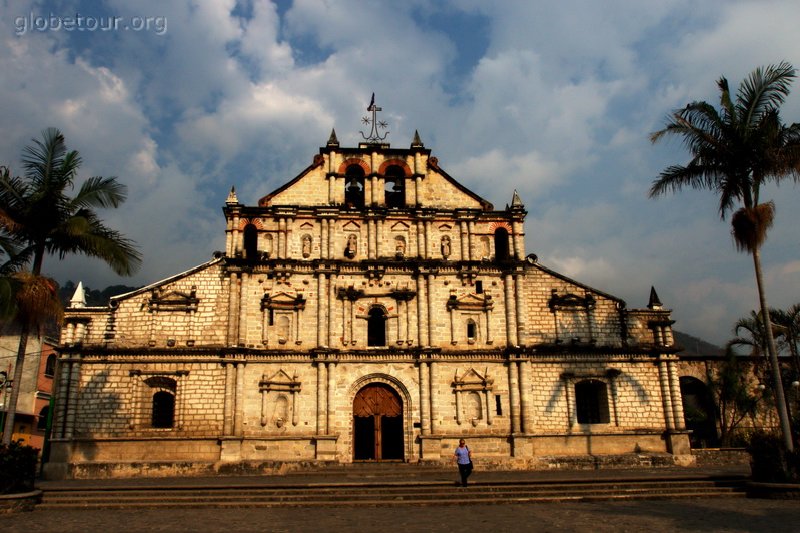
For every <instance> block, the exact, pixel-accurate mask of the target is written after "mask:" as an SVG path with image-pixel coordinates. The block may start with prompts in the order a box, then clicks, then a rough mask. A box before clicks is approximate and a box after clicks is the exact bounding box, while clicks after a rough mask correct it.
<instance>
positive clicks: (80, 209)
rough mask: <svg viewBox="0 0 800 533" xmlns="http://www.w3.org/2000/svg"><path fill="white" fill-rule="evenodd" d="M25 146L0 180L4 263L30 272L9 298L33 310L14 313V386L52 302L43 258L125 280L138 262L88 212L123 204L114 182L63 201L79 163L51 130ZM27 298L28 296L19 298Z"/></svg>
mask: <svg viewBox="0 0 800 533" xmlns="http://www.w3.org/2000/svg"><path fill="white" fill-rule="evenodd" d="M33 143H34V144H33V145H31V146H27V147H25V148H24V149H23V152H22V166H23V168H24V171H25V172H24V176H23V177H12V176H11V173H10V172H5V173H2V174H0V229H1V231H2V233H3V235H4V236H5V237H7V238H9V239H10V240H11V242H13V243H14V244H15V245H16V247H17V251H16V253H15V254H14V256H13V258H12V260H19V259H21V260H25V261H28V262H29V263H30V264H31V267H30V271H29V273H28V277H25V276H23V277H22V278H21V279H20V284H19V285H18V287H21V288H22V289H23V290H22V292H19V291H17V294H18V295H21V296H22V297H21V298H20V297H19V296H18V297H17V300H16V301H17V302H18V303H19V302H30V303H32V304H35V305H31V306H30V307H24V306H23V307H21V308H18V309H17V315H16V319H17V320H18V321H19V324H20V330H21V333H20V338H19V349H18V351H17V357H16V365H15V368H14V382H15V383H20V382H21V380H20V378H21V376H22V368H23V364H24V361H25V350H26V349H27V343H28V336H29V334H30V333H31V331H33V330H35V328H36V327H38V326H40V325H41V324H42V319H43V315H42V312H43V311H45V310H46V308H47V307H48V306H49V305H50V301H51V300H55V301H56V302H57V296H56V288H55V286H54V285H50V286H49V287H48V283H47V282H46V281H43V279H46V278H42V275H41V272H42V264H43V262H44V258H45V255H47V254H55V255H57V256H58V257H59V258H62V259H63V258H64V257H65V256H67V255H71V254H82V255H86V256H89V257H96V258H99V259H102V260H103V261H105V262H106V263H107V264H108V265H109V266H110V267H111V268H112V269H113V270H114V271H115V272H116V273H117V274H120V275H130V274H132V273H133V272H134V271H135V270H136V269H137V268H138V266H139V264H140V262H141V257H140V255H139V253H138V251H137V250H136V247H135V245H134V243H133V242H132V241H130V240H129V239H127V238H125V237H124V236H123V235H122V234H121V233H119V232H117V231H115V230H112V229H110V228H109V227H107V226H106V225H105V224H104V223H103V221H102V220H100V218H99V217H98V215H97V213H96V212H95V210H96V209H97V208H109V207H114V208H116V207H118V206H119V205H120V204H121V203H122V202H123V201H124V200H125V197H126V187H125V186H124V185H123V184H121V183H119V182H118V181H117V179H116V178H115V177H109V178H104V177H100V176H98V177H91V178H88V179H86V180H85V181H84V182H83V183H82V184H81V186H80V188H79V189H78V190H77V193H76V194H75V195H74V196H72V197H70V196H69V192H70V191H71V190H72V189H73V188H74V187H75V179H76V177H77V172H78V169H79V168H80V165H81V162H82V161H81V157H80V154H79V153H78V152H77V151H74V150H73V151H67V147H66V143H65V142H64V136H63V135H62V134H61V132H60V131H58V130H57V129H55V128H48V129H46V130H44V131H43V132H42V139H41V141H39V140H36V139H34V140H33ZM30 291H33V294H27V292H30ZM45 314H46V313H45ZM18 395H19V388H18V387H14V388H13V389H12V393H11V397H10V398H9V406H8V411H7V417H6V426H5V431H4V432H3V441H2V442H3V444H8V443H10V442H11V433H12V431H13V426H14V416H15V415H16V408H17V398H18Z"/></svg>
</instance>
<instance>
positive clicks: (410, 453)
mask: <svg viewBox="0 0 800 533" xmlns="http://www.w3.org/2000/svg"><path fill="white" fill-rule="evenodd" d="M375 383H382V384H383V385H386V386H388V387H390V388H391V389H392V390H393V391H394V392H395V393H396V394H397V395H398V396H400V399H401V400H402V401H403V449H404V455H405V458H406V462H408V461H409V460H411V459H412V458H413V459H416V455H415V454H414V435H413V433H414V432H413V430H412V428H413V420H412V417H411V413H412V408H411V406H412V402H411V394H410V393H409V392H408V388H407V387H406V386H405V385H404V384H403V382H402V381H400V380H399V379H397V378H396V377H394V376H390V375H389V374H384V373H381V372H374V373H371V374H366V375H364V376H361V377H360V378H358V379H356V380H355V381H353V383H352V384H351V385H350V388H349V390H348V391H347V400H348V405H349V406H350V409H351V412H350V424H351V427H350V435H352V434H353V428H352V424H353V416H352V409H353V402H354V401H355V399H356V394H358V392H359V391H360V390H361V389H363V388H364V387H366V386H368V385H373V384H375ZM350 446H351V447H352V442H351V444H350Z"/></svg>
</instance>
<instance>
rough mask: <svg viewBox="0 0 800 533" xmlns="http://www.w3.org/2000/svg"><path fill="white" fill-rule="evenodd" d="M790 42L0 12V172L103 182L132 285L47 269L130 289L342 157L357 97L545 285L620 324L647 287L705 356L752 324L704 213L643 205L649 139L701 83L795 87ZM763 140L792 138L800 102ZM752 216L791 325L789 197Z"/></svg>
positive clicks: (778, 25)
mask: <svg viewBox="0 0 800 533" xmlns="http://www.w3.org/2000/svg"><path fill="white" fill-rule="evenodd" d="M77 16H80V17H83V18H82V21H81V22H80V23H78V22H77ZM68 17H71V18H72V19H74V20H73V22H72V24H70V23H69V21H68ZM798 20H800V4H798V3H797V2H796V0H787V1H778V0H776V1H769V0H763V1H750V2H748V1H714V0H705V1H702V2H700V1H697V2H693V1H688V0H659V1H642V0H616V1H605V2H596V1H583V2H581V1H561V2H552V1H548V2H545V1H530V0H521V1H511V0H499V1H496V2H486V1H485V0H461V1H457V0H452V1H448V0H442V1H438V2H434V1H422V0H406V1H403V2H398V1H390V0H386V1H384V0H360V1H358V0H336V1H333V0H295V1H291V0H281V1H278V2H270V1H265V0H262V1H239V2H237V1H235V0H209V1H202V2H196V1H178V0H175V1H171V2H161V1H156V0H143V1H139V2H127V1H121V0H111V1H105V2H95V1H91V2H90V1H77V2H76V1H69V0H65V1H58V2H23V1H15V0H3V1H2V3H0V72H2V77H0V112H2V115H0V116H2V117H3V134H2V136H0V162H3V163H5V164H8V165H10V166H11V167H12V169H18V168H19V159H20V152H21V150H22V148H23V147H24V146H26V145H27V144H29V143H30V140H31V139H32V138H35V137H38V136H39V133H40V131H41V130H42V129H44V128H45V127H48V126H55V127H58V128H60V129H61V130H62V131H63V132H64V133H65V135H66V139H67V143H68V145H69V147H70V148H72V149H76V150H79V151H80V152H81V154H82V155H83V157H84V161H85V163H84V166H83V172H82V176H83V177H88V176H92V175H104V176H109V175H116V176H118V177H119V179H120V180H121V181H122V182H124V183H125V184H127V185H128V187H129V199H128V201H127V202H126V203H125V204H124V205H123V207H122V208H121V209H118V210H115V211H108V212H105V213H104V218H105V219H106V220H107V221H108V222H109V224H111V225H112V226H114V227H115V228H117V229H119V230H121V231H123V232H124V233H126V234H127V235H128V236H130V237H131V238H132V239H134V240H135V241H137V243H139V245H140V248H141V251H142V253H143V255H144V259H145V262H144V265H143V267H142V269H141V271H140V272H139V273H138V274H137V275H136V276H134V277H133V278H130V279H122V278H118V277H116V276H115V275H114V274H113V273H112V272H111V271H110V269H108V267H106V266H104V265H103V264H99V263H96V262H92V261H87V260H85V259H71V260H67V261H64V262H58V261H57V259H56V258H50V259H49V260H48V261H47V263H46V265H45V269H46V270H47V271H48V273H49V274H50V275H52V276H53V277H55V278H56V279H57V280H59V281H61V282H64V281H66V280H68V279H72V280H74V281H78V280H82V281H83V282H84V283H85V284H88V285H89V286H91V287H94V288H102V287H104V286H106V285H109V284H116V283H125V284H129V285H139V284H145V283H150V282H153V281H156V280H158V279H162V278H164V277H167V276H169V275H172V274H175V273H178V272H181V271H184V270H186V269H188V268H190V267H192V266H194V265H196V264H198V263H201V262H203V261H205V260H207V259H209V258H210V257H211V254H212V253H213V251H215V250H220V249H223V248H224V219H223V217H222V212H221V206H222V205H223V203H224V200H225V197H226V195H227V192H228V191H229V190H230V187H231V186H232V185H235V186H236V189H237V192H238V195H239V199H240V201H242V202H243V203H246V204H251V205H252V204H255V203H256V202H257V200H258V198H260V197H261V196H263V195H265V194H267V193H268V192H270V191H271V190H273V189H274V188H276V187H278V186H279V185H281V184H283V183H284V182H286V181H287V180H289V179H291V178H292V177H294V176H295V175H296V174H297V173H299V172H300V171H301V170H302V169H304V168H305V167H306V166H307V165H308V164H309V163H310V162H311V159H312V157H313V156H314V154H316V153H317V151H318V148H319V147H320V146H322V145H324V144H325V141H326V140H327V139H328V135H329V134H330V131H331V128H335V129H336V132H337V135H338V137H339V140H340V141H341V142H342V144H343V145H350V146H352V145H354V144H355V143H357V142H358V140H359V139H360V134H359V131H360V130H361V129H363V127H362V125H361V124H360V122H359V120H360V118H361V116H363V115H364V114H365V108H366V105H367V104H368V103H369V98H370V95H371V94H372V93H373V92H375V94H376V99H377V103H378V104H379V105H380V106H381V107H382V108H383V116H382V118H383V119H384V120H387V121H388V122H389V128H388V129H389V131H390V135H389V137H388V140H389V141H390V142H391V143H392V144H393V146H399V147H405V146H408V145H409V144H410V142H411V139H412V137H413V134H414V131H415V130H418V131H419V133H420V136H421V137H422V140H423V142H424V143H425V145H426V146H427V147H428V148H430V149H432V150H433V155H435V156H437V157H438V158H439V162H440V164H441V166H442V167H443V168H444V169H445V170H446V171H447V172H448V173H450V174H451V175H452V176H454V177H455V178H456V179H458V180H459V181H461V182H462V183H463V184H464V185H466V186H467V187H470V188H471V189H473V190H474V191H475V192H477V193H478V194H480V195H482V196H484V197H485V198H487V199H488V200H490V201H492V202H493V203H494V204H495V206H496V207H498V208H502V207H503V206H504V205H505V204H506V203H508V202H510V201H511V195H512V193H513V191H514V189H517V190H518V191H519V193H520V196H521V197H522V200H523V202H524V203H525V206H526V208H527V210H528V213H529V214H528V221H527V225H526V233H527V234H526V243H527V251H528V252H529V253H536V254H537V255H538V256H539V258H540V261H541V262H542V263H543V264H545V265H547V266H548V267H550V268H553V269H555V270H558V271H560V272H563V273H564V274H566V275H568V276H572V277H574V278H576V279H578V280H580V281H583V282H585V283H588V284H590V285H592V286H594V287H596V288H598V289H600V290H603V291H606V292H610V293H612V294H615V295H617V296H620V297H622V298H624V299H625V300H626V301H627V303H628V306H629V307H644V306H645V305H646V304H647V297H648V295H649V290H650V286H651V285H654V286H655V287H656V289H657V290H658V293H659V295H660V297H661V300H662V301H663V302H664V304H665V305H666V306H668V307H670V308H672V309H673V310H674V315H673V317H674V318H675V320H676V321H677V324H676V326H675V327H676V328H677V329H680V330H682V331H686V332H689V333H692V334H694V335H698V336H701V337H703V338H705V339H707V340H710V341H713V342H717V343H722V342H724V341H725V340H726V339H728V338H730V336H731V332H730V329H731V326H732V325H733V323H734V322H735V320H736V319H737V318H739V317H741V316H744V315H745V314H747V313H748V312H749V310H750V309H752V308H754V307H755V306H756V304H757V300H756V293H755V283H754V279H753V269H752V261H751V260H750V258H749V257H748V256H746V255H743V254H739V253H737V252H736V251H735V249H734V247H733V244H732V241H731V238H730V232H729V225H728V223H727V222H722V221H720V220H719V216H718V214H717V211H716V207H717V206H716V201H715V198H714V196H713V195H712V194H710V193H706V192H693V191H688V192H684V193H680V194H678V195H676V196H669V197H664V198H661V199H658V200H650V199H648V198H647V190H648V188H649V186H650V184H651V182H652V180H653V179H654V178H655V177H656V176H657V175H658V172H659V171H660V170H661V169H662V168H664V167H665V166H666V165H668V164H671V163H681V162H685V161H686V158H687V156H686V153H685V152H684V151H683V149H682V147H681V146H680V145H679V144H678V143H665V144H660V145H656V146H653V145H651V144H650V143H649V141H648V134H649V133H650V132H652V131H654V130H656V129H658V128H659V127H660V126H661V125H662V124H663V121H664V118H665V116H666V115H667V113H668V112H669V111H670V110H672V109H674V108H677V107H681V106H683V105H685V104H686V103H688V102H690V101H692V100H708V101H710V102H713V103H716V98H717V92H716V83H715V82H716V80H717V78H719V77H720V76H722V75H724V76H726V77H728V79H729V80H730V81H731V84H732V85H738V83H739V81H740V80H741V79H742V77H744V76H745V75H747V73H749V72H750V71H751V70H752V69H753V68H755V67H757V66H761V65H766V64H770V63H777V62H779V61H782V60H787V61H790V62H792V63H793V64H794V65H796V66H800V32H798V31H797V30H796V24H797V21H798ZM68 26H69V27H68ZM783 117H784V120H785V121H786V122H795V121H800V82H796V83H795V85H794V93H793V94H792V95H791V96H790V98H789V100H788V101H787V103H786V105H785V106H784V108H783ZM766 193H767V194H766V195H765V197H767V198H772V199H774V200H775V202H776V206H777V213H778V218H777V221H776V225H775V228H774V229H773V230H772V232H771V234H770V236H769V239H768V242H767V244H766V246H765V247H764V250H763V261H764V268H765V276H766V283H767V291H768V292H767V296H768V299H769V302H770V304H771V305H772V306H775V307H788V306H789V305H791V304H794V303H797V302H800V291H798V287H800V232H798V231H797V229H796V227H797V223H796V218H797V217H796V215H795V209H794V208H795V206H796V205H797V203H798V200H800V190H799V189H798V187H797V186H796V185H794V184H792V183H791V182H786V183H784V184H783V185H781V187H780V188H779V189H778V188H770V189H768V191H766Z"/></svg>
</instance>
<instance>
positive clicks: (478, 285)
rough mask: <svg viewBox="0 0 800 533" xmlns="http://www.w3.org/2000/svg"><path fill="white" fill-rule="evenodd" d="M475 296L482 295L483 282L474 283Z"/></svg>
mask: <svg viewBox="0 0 800 533" xmlns="http://www.w3.org/2000/svg"><path fill="white" fill-rule="evenodd" d="M475 294H483V282H482V281H476V282H475Z"/></svg>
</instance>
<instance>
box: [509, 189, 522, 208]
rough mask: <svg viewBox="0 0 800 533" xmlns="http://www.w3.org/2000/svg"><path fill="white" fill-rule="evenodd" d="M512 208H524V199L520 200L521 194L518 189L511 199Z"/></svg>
mask: <svg viewBox="0 0 800 533" xmlns="http://www.w3.org/2000/svg"><path fill="white" fill-rule="evenodd" d="M511 207H512V208H515V207H516V208H522V207H524V206H523V205H522V199H520V197H519V193H518V192H517V190H516V189H514V196H512V197H511Z"/></svg>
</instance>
